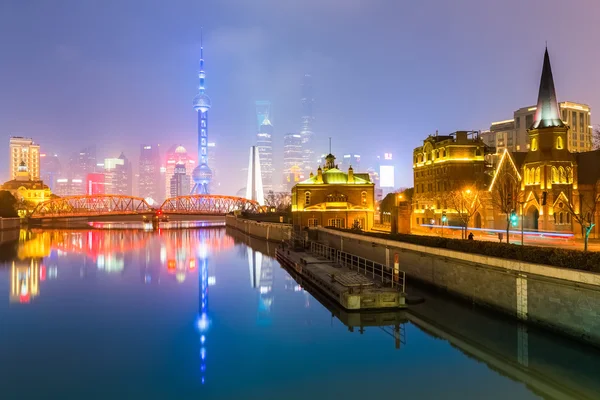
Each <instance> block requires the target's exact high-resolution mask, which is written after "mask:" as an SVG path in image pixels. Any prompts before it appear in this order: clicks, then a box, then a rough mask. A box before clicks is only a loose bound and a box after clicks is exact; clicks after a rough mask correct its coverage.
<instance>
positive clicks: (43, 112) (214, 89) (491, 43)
mask: <svg viewBox="0 0 600 400" xmlns="http://www.w3.org/2000/svg"><path fill="white" fill-rule="evenodd" d="M599 21H600V1H598V0H571V1H568V2H565V1H564V0H561V1H558V0H497V1H492V0H486V1H482V0H453V1H449V0H419V1H406V0H368V1H367V0H366V1H362V0H302V1H295V0H294V1H292V0H170V1H167V0H163V1H156V0H154V1H153V0H137V1H136V0H98V1H94V0H47V1H41V0H38V1H36V0H27V1H23V0H3V1H1V2H0V54H1V57H0V140H1V143H5V144H6V145H8V138H9V136H10V135H20V136H30V137H33V138H34V140H36V141H37V142H39V143H40V144H41V145H42V150H43V151H46V152H49V153H52V152H56V153H58V154H59V156H61V158H62V160H63V162H66V159H67V158H68V155H69V154H70V153H71V152H73V151H77V150H79V149H80V148H82V147H84V146H87V145H89V144H94V143H96V144H97V145H98V147H99V153H100V155H101V156H103V157H104V156H106V157H109V156H114V157H117V156H118V155H119V153H120V151H121V150H123V151H125V154H126V155H127V156H129V157H130V158H132V159H134V160H135V159H137V156H138V153H139V145H140V143H142V142H154V143H161V145H165V146H167V147H168V146H169V145H171V144H175V143H181V144H183V145H184V146H185V147H186V148H188V149H189V150H194V151H195V149H196V121H197V120H196V115H195V112H194V111H193V109H192V103H191V101H192V98H193V97H194V95H195V93H196V90H197V84H198V79H197V68H198V58H199V52H200V28H201V27H202V26H203V27H204V49H205V59H206V64H205V66H206V71H207V93H208V94H209V95H210V97H211V98H212V102H213V108H212V109H211V111H210V114H209V134H210V140H211V141H212V140H214V141H216V142H217V146H218V154H219V157H220V160H219V162H220V165H219V167H220V169H221V173H222V175H225V174H227V175H228V176H232V175H233V174H235V173H237V172H238V171H239V169H240V168H242V167H244V166H245V165H246V163H247V155H246V153H247V148H248V146H250V145H252V144H254V141H255V134H256V122H255V121H256V118H255V115H254V101H255V100H260V99H266V100H271V101H272V102H273V104H274V121H273V122H274V126H275V137H274V145H275V150H276V151H277V150H278V149H281V147H282V142H283V134H284V133H286V132H296V131H298V130H299V128H300V111H301V106H300V83H301V78H302V75H303V74H304V73H306V72H309V73H311V74H313V76H314V97H315V99H316V101H315V107H314V109H315V117H316V121H315V129H314V130H315V134H316V136H317V138H318V143H317V145H318V146H319V147H322V150H323V151H326V150H327V137H329V136H331V137H332V138H333V150H334V153H335V154H337V155H339V156H341V155H342V153H344V152H355V153H356V152H358V153H360V154H361V155H362V156H363V159H364V162H363V165H362V168H363V169H364V168H366V167H367V166H368V164H371V163H369V162H368V161H369V160H370V159H371V157H373V156H375V155H376V154H381V153H383V152H392V153H393V154H394V158H395V160H396V163H397V164H398V166H399V168H398V170H397V177H396V183H397V186H410V185H412V174H411V153H412V149H413V148H414V147H416V146H418V145H419V143H420V142H421V141H422V140H423V139H424V138H425V137H426V136H427V135H428V134H429V133H433V132H435V130H436V129H438V130H439V132H440V133H449V132H453V131H455V130H461V129H487V128H489V124H490V122H491V121H494V120H502V119H506V118H511V117H512V112H513V111H514V110H515V109H517V108H519V107H522V106H527V105H531V104H534V103H535V102H536V97H537V87H538V84H539V77H540V72H541V67H542V58H543V52H544V45H545V42H546V41H548V47H549V51H550V57H551V61H552V66H553V70H554V77H555V80H556V86H557V91H558V99H559V101H565V100H569V101H577V102H583V103H587V104H589V105H591V107H592V108H593V109H595V107H598V106H600V90H598V89H599V84H598V83H599V81H598V73H597V71H598V64H599V62H600V55H599V54H598V51H597V48H598V44H599V43H600V25H599ZM594 115H595V114H594ZM592 117H593V116H592ZM594 120H595V118H594V119H593V120H592V121H594ZM7 152H8V151H7V150H6V153H7ZM275 157H276V162H277V165H280V163H281V160H280V158H281V156H279V157H278V156H277V155H275ZM5 164H6V165H5ZM134 169H137V168H134ZM7 170H8V162H4V163H1V162H0V176H2V177H6V175H7ZM244 179H245V178H244V177H240V178H239V179H238V180H235V179H234V180H232V181H230V182H228V183H227V184H226V187H225V190H226V191H228V192H232V191H233V192H235V190H236V189H237V188H239V187H242V186H243V185H244ZM275 179H278V176H276V177H275Z"/></svg>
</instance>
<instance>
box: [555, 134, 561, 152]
mask: <svg viewBox="0 0 600 400" xmlns="http://www.w3.org/2000/svg"><path fill="white" fill-rule="evenodd" d="M556 148H557V149H559V150H562V148H563V138H562V136H559V137H557V138H556Z"/></svg>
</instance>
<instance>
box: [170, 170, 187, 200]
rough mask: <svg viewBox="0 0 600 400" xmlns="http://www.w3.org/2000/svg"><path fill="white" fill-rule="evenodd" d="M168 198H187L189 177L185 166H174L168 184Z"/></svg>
mask: <svg viewBox="0 0 600 400" xmlns="http://www.w3.org/2000/svg"><path fill="white" fill-rule="evenodd" d="M169 191H170V196H169V197H178V196H187V195H188V194H189V193H190V176H189V175H188V174H187V171H186V168H185V164H183V163H179V164H176V165H175V169H174V171H173V175H172V176H171V181H170V183H169Z"/></svg>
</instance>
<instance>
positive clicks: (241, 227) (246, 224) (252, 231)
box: [225, 215, 292, 242]
mask: <svg viewBox="0 0 600 400" xmlns="http://www.w3.org/2000/svg"><path fill="white" fill-rule="evenodd" d="M225 225H226V226H227V227H229V228H233V229H237V230H238V231H240V232H243V233H245V234H246V235H248V236H251V237H254V238H259V239H265V240H268V241H271V242H281V241H282V240H289V239H290V238H291V237H292V225H291V224H281V223H272V222H260V221H251V220H248V219H244V218H239V217H235V216H233V215H228V216H227V217H226V218H225Z"/></svg>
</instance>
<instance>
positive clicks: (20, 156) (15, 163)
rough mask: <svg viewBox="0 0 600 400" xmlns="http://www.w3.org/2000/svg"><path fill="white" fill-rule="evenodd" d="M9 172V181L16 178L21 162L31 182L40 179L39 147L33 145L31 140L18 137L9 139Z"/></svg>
mask: <svg viewBox="0 0 600 400" xmlns="http://www.w3.org/2000/svg"><path fill="white" fill-rule="evenodd" d="M9 147H10V154H9V157H8V159H9V170H10V179H9V180H13V179H16V178H17V172H18V171H19V166H20V165H21V162H24V163H25V165H26V166H27V170H28V171H29V175H30V176H31V180H39V179H40V145H39V144H35V143H33V139H29V138H24V137H20V136H13V137H11V138H10V145H9Z"/></svg>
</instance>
